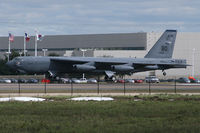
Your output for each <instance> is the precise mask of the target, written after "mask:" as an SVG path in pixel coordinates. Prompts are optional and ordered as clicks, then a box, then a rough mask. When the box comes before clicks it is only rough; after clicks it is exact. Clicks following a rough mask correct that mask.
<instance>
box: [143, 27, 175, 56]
mask: <svg viewBox="0 0 200 133" xmlns="http://www.w3.org/2000/svg"><path fill="white" fill-rule="evenodd" d="M176 33H177V31H176V30H166V31H165V32H164V33H163V34H162V36H161V37H160V38H159V40H158V41H157V42H156V43H155V44H154V46H153V47H152V48H151V49H150V51H149V52H148V53H147V54H146V55H145V57H144V58H172V54H173V51H174V43H175V40H176Z"/></svg>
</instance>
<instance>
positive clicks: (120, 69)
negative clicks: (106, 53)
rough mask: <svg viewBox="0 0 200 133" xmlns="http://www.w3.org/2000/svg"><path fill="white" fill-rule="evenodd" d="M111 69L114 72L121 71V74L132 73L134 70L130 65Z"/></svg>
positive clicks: (115, 66)
mask: <svg viewBox="0 0 200 133" xmlns="http://www.w3.org/2000/svg"><path fill="white" fill-rule="evenodd" d="M111 68H112V69H113V70H114V71H120V72H126V71H132V70H133V69H134V68H133V67H132V66H129V65H112V66H111Z"/></svg>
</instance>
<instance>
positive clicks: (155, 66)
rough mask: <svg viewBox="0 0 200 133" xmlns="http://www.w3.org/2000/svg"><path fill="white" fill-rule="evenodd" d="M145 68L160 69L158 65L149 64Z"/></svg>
mask: <svg viewBox="0 0 200 133" xmlns="http://www.w3.org/2000/svg"><path fill="white" fill-rule="evenodd" d="M144 68H146V69H149V70H157V69H159V66H158V65H149V66H145V67H144Z"/></svg>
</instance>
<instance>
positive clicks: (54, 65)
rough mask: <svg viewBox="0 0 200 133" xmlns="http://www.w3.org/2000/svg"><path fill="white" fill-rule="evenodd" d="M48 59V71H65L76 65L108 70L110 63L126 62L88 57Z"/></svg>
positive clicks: (119, 63)
mask: <svg viewBox="0 0 200 133" xmlns="http://www.w3.org/2000/svg"><path fill="white" fill-rule="evenodd" d="M50 60H51V62H50V71H57V72H64V71H66V70H65V69H73V68H74V67H75V66H76V65H77V66H79V67H87V68H85V69H89V67H90V68H91V69H92V67H94V68H95V69H101V70H109V69H110V67H111V66H112V65H123V64H126V62H119V61H112V60H93V59H88V58H85V59H84V58H52V59H50ZM81 69H82V68H81ZM83 69H84V68H83Z"/></svg>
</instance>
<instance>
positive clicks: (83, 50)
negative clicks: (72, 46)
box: [81, 49, 87, 79]
mask: <svg viewBox="0 0 200 133" xmlns="http://www.w3.org/2000/svg"><path fill="white" fill-rule="evenodd" d="M81 51H82V52H83V57H85V51H87V50H86V49H81ZM82 79H85V73H83V77H82Z"/></svg>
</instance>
